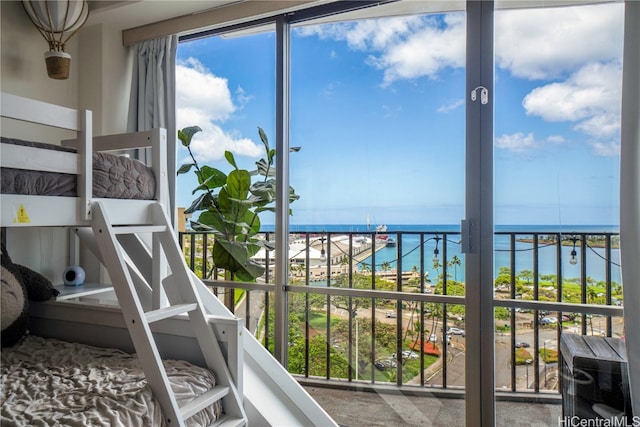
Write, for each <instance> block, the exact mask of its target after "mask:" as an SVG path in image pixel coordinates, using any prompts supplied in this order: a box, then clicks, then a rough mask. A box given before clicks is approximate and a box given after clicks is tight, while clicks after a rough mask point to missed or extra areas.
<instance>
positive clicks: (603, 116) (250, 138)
mask: <svg viewBox="0 0 640 427" xmlns="http://www.w3.org/2000/svg"><path fill="white" fill-rule="evenodd" d="M622 8H623V6H622V5H621V4H605V5H597V6H582V7H579V8H576V7H573V8H552V9H532V10H509V11H506V10H505V11H498V12H496V24H495V31H496V49H495V53H496V57H495V62H496V72H495V79H496V82H495V90H496V93H495V126H494V130H495V141H494V147H495V148H494V153H495V156H494V157H495V217H496V223H498V224H559V225H583V224H584V225H592V224H617V221H618V204H619V203H618V193H617V192H618V183H619V172H618V170H619V167H618V164H619V135H620V128H619V115H620V111H619V103H620V91H621V88H620V81H621V55H622V14H623V9H622ZM274 46H275V37H274V34H273V33H270V32H267V33H260V34H254V35H248V36H242V37H231V38H219V37H218V38H208V39H202V40H196V41H192V42H188V43H183V44H181V45H180V47H179V49H178V70H177V76H178V77H177V78H178V93H177V103H178V127H179V128H182V127H184V126H190V125H195V124H197V125H199V126H200V127H202V128H203V130H204V131H203V132H202V133H200V134H198V135H197V136H196V138H195V139H194V145H193V149H194V151H195V153H196V156H197V158H198V160H199V161H201V162H202V163H204V164H210V165H212V166H215V167H218V168H220V169H222V170H223V171H228V170H229V167H228V166H227V165H226V163H225V162H224V160H221V159H222V155H223V153H224V150H227V149H228V150H231V151H233V152H234V153H235V154H236V158H237V159H238V160H239V161H240V162H241V163H242V166H243V167H246V168H252V167H253V166H252V165H253V163H254V162H255V161H256V160H257V159H258V158H259V157H260V156H261V155H262V145H261V143H260V140H259V138H258V133H257V127H258V126H260V127H262V128H263V129H264V130H265V131H266V133H267V135H268V136H269V137H270V138H271V141H272V143H275V141H274V131H273V129H274V121H275V107H274V99H275V88H274V79H275V72H274V69H275V67H274V58H275V56H274ZM464 51H465V17H464V14H462V13H453V14H447V15H423V16H411V17H393V18H383V19H377V20H364V21H358V22H338V23H333V24H325V25H309V26H305V27H300V28H296V29H294V31H293V34H292V44H291V54H292V64H291V74H292V77H291V144H292V145H294V146H301V147H302V150H301V151H300V152H298V153H295V154H292V156H291V184H292V185H293V186H294V188H295V189H296V192H297V193H298V194H299V195H300V197H301V198H300V200H299V201H296V202H295V203H294V204H293V205H292V209H293V216H292V217H291V223H292V224H363V223H365V222H366V220H367V217H369V219H370V221H371V222H372V224H377V223H386V224H456V223H459V220H460V219H461V218H462V217H463V216H464V207H463V206H464V179H465V178H464V164H465V160H464V151H465V149H464V144H465V140H464V139H465V125H464V117H465V112H464V99H465V69H464V60H465V59H464V57H465V52H464ZM178 158H179V159H180V162H181V163H182V161H183V160H186V151H185V150H183V149H180V150H179V153H178ZM194 187H195V180H194V179H193V176H191V175H187V176H181V177H179V178H178V187H177V188H178V196H177V201H178V206H188V205H189V204H190V202H191V200H192V196H191V190H192V189H193V188H194ZM269 222H270V218H268V217H267V218H263V223H269Z"/></svg>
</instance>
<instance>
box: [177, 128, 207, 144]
mask: <svg viewBox="0 0 640 427" xmlns="http://www.w3.org/2000/svg"><path fill="white" fill-rule="evenodd" d="M201 131H202V129H200V127H199V126H189V127H186V128H184V129H182V130H178V139H179V140H180V142H181V143H182V145H184V146H185V147H189V146H190V145H191V139H192V138H193V135H195V134H196V133H198V132H201Z"/></svg>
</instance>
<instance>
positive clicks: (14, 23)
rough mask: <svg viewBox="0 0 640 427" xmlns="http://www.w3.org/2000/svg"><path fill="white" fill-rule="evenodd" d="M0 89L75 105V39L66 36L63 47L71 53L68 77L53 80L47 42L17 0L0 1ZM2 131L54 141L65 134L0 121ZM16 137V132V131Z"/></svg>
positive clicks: (76, 46) (76, 62) (76, 83)
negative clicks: (49, 69)
mask: <svg viewBox="0 0 640 427" xmlns="http://www.w3.org/2000/svg"><path fill="white" fill-rule="evenodd" d="M0 16H1V24H2V26H1V27H0V31H1V37H0V38H1V50H0V67H1V68H0V70H1V74H0V89H1V90H2V91H3V92H9V93H13V94H15V95H20V96H26V97H29V98H36V99H39V100H41V101H47V102H52V103H55V104H59V105H64V106H66V107H70V108H77V107H78V60H77V57H78V43H77V41H78V40H77V38H76V37H74V38H72V39H71V40H69V43H68V44H67V46H66V51H67V52H68V53H69V54H71V72H70V77H69V79H68V80H54V79H50V78H49V77H48V76H47V70H46V67H45V62H44V52H45V51H46V50H48V45H47V42H46V41H45V40H44V38H43V37H42V35H40V33H39V32H38V30H37V29H36V27H35V26H34V25H33V23H32V22H31V21H30V20H29V17H28V16H27V14H26V13H25V11H24V9H23V8H22V3H21V2H18V1H1V2H0ZM1 125H2V134H3V135H7V133H8V132H12V133H14V134H15V133H17V134H19V135H20V137H23V138H26V139H36V140H42V141H58V140H59V139H63V138H68V137H69V134H68V133H66V132H63V131H57V130H54V131H53V132H52V131H51V128H42V127H35V126H33V125H25V124H15V123H11V122H10V121H9V120H4V119H3V121H2V122H1ZM16 137H17V135H16Z"/></svg>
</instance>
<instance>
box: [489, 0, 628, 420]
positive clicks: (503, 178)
mask: <svg viewBox="0 0 640 427" xmlns="http://www.w3.org/2000/svg"><path fill="white" fill-rule="evenodd" d="M623 14H624V4H623V3H605V4H588V5H575V6H566V7H537V8H526V7H522V8H517V9H500V10H497V11H496V12H495V64H496V71H495V73H496V79H495V80H496V84H495V93H496V103H495V113H496V120H495V148H494V149H495V152H494V153H495V154H494V156H495V157H494V158H495V180H494V185H495V205H494V206H495V229H496V232H497V234H496V239H495V252H496V260H495V269H496V281H495V284H494V285H495V304H496V308H495V311H494V313H495V319H494V320H495V322H494V330H495V379H496V384H495V386H496V390H504V391H510V392H519V393H538V395H539V396H540V397H541V399H543V400H544V399H546V400H547V401H548V403H549V405H546V406H545V405H541V409H543V408H544V411H551V413H553V412H554V411H555V412H556V413H557V416H558V419H560V416H561V411H560V409H559V408H558V405H553V404H552V403H553V402H557V398H558V397H559V395H560V393H561V392H562V387H563V381H570V380H571V379H570V378H563V377H562V375H561V373H562V372H561V365H560V363H561V357H560V356H561V355H560V350H561V345H560V341H561V337H562V336H563V335H567V334H578V335H587V336H597V337H606V336H608V337H612V338H613V339H614V340H619V339H621V338H623V337H624V322H623V319H622V317H621V312H620V313H617V314H616V313H615V312H607V311H600V312H599V313H589V312H587V311H584V310H585V309H586V310H588V309H589V307H591V306H609V307H611V308H612V310H613V309H615V308H618V309H619V307H620V306H621V305H622V304H623V295H622V286H621V284H622V283H621V271H620V254H619V214H620V212H619V196H618V195H619V182H620V169H619V163H620V106H621V93H622V88H621V84H622V39H623V27H624V25H623ZM506 300H515V301H516V302H515V303H511V304H508V303H505V301H506ZM529 302H534V303H533V304H528V303H529ZM556 303H557V304H556ZM518 304H520V305H518ZM541 304H542V305H541ZM571 305H578V306H579V307H581V308H580V310H576V309H575V306H574V307H573V308H572V307H571ZM603 387H607V386H606V385H604V386H603ZM613 388H614V387H612V390H611V392H612V393H614V392H615V391H614V390H613ZM589 411H591V409H589ZM588 414H589V412H588V411H587V412H584V413H582V414H581V416H584V417H587V418H595V417H596V414H595V413H593V414H592V416H588ZM496 415H497V420H498V422H499V423H500V424H503V425H507V424H510V423H512V422H515V421H516V420H515V419H514V412H513V411H512V410H510V409H509V408H508V407H507V406H506V405H498V406H497V413H496ZM517 421H520V420H517Z"/></svg>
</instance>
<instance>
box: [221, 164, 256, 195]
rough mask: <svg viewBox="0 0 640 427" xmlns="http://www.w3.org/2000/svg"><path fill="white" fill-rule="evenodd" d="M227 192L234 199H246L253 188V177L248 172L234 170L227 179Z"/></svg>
mask: <svg viewBox="0 0 640 427" xmlns="http://www.w3.org/2000/svg"><path fill="white" fill-rule="evenodd" d="M226 188H227V191H228V192H229V195H230V196H231V197H233V198H234V199H246V198H247V196H248V195H249V188H251V175H249V172H247V171H246V170H234V171H231V173H229V176H228V177H227V186H226Z"/></svg>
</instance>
